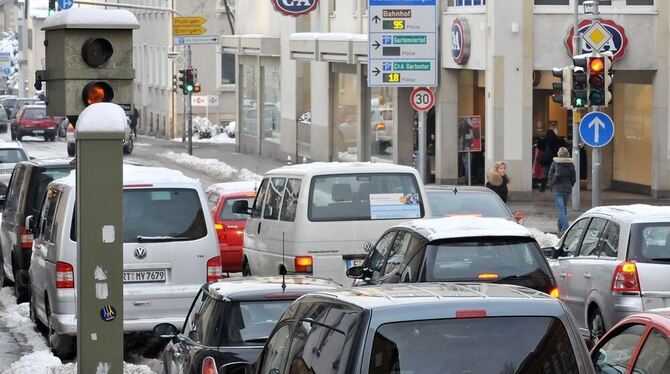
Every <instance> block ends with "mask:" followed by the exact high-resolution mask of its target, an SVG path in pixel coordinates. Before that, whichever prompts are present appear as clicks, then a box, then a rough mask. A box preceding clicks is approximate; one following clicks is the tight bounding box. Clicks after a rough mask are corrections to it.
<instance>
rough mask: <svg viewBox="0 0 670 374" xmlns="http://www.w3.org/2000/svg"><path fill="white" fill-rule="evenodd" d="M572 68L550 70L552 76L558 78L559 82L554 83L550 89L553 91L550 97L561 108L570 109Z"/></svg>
mask: <svg viewBox="0 0 670 374" xmlns="http://www.w3.org/2000/svg"><path fill="white" fill-rule="evenodd" d="M572 71H573V68H572V66H568V67H564V68H554V69H552V72H551V73H552V75H553V76H554V77H557V78H560V79H561V81H560V82H554V83H552V84H551V87H552V88H553V90H554V93H553V95H552V96H551V98H552V100H553V101H554V102H555V103H559V104H561V106H562V107H563V108H566V109H570V108H572V95H571V94H572Z"/></svg>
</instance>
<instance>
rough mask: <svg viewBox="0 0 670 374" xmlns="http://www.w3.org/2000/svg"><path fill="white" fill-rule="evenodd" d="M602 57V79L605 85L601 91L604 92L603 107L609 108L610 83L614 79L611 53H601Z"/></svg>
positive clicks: (610, 97) (610, 96)
mask: <svg viewBox="0 0 670 374" xmlns="http://www.w3.org/2000/svg"><path fill="white" fill-rule="evenodd" d="M601 55H602V56H603V62H604V63H605V69H604V72H603V77H604V78H605V85H604V87H603V91H604V92H605V104H604V107H607V106H609V104H610V102H611V101H612V93H613V92H612V89H613V87H612V81H613V79H614V72H613V71H612V56H613V54H612V52H610V51H607V52H604V53H601Z"/></svg>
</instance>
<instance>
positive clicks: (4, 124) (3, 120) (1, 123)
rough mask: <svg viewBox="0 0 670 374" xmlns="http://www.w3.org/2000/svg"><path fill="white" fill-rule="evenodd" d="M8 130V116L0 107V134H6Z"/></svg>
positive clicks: (0, 106)
mask: <svg viewBox="0 0 670 374" xmlns="http://www.w3.org/2000/svg"><path fill="white" fill-rule="evenodd" d="M8 129H9V116H8V115H7V111H6V110H5V108H4V107H3V106H2V105H0V132H7V130H8Z"/></svg>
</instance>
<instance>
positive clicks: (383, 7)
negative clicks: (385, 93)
mask: <svg viewBox="0 0 670 374" xmlns="http://www.w3.org/2000/svg"><path fill="white" fill-rule="evenodd" d="M368 1H369V4H368V5H369V7H368V9H369V16H368V33H369V34H368V43H369V44H368V48H369V49H368V60H369V63H368V86H369V87H416V86H429V87H435V86H437V72H438V66H437V44H438V43H437V4H436V0H368Z"/></svg>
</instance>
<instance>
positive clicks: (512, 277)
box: [494, 274, 535, 282]
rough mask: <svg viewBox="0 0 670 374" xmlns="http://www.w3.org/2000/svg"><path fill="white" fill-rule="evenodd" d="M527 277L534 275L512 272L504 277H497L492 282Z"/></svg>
mask: <svg viewBox="0 0 670 374" xmlns="http://www.w3.org/2000/svg"><path fill="white" fill-rule="evenodd" d="M527 278H535V277H534V276H532V275H518V274H512V275H508V276H505V277H502V278H498V279H496V280H495V281H494V282H500V281H506V280H510V279H527Z"/></svg>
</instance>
